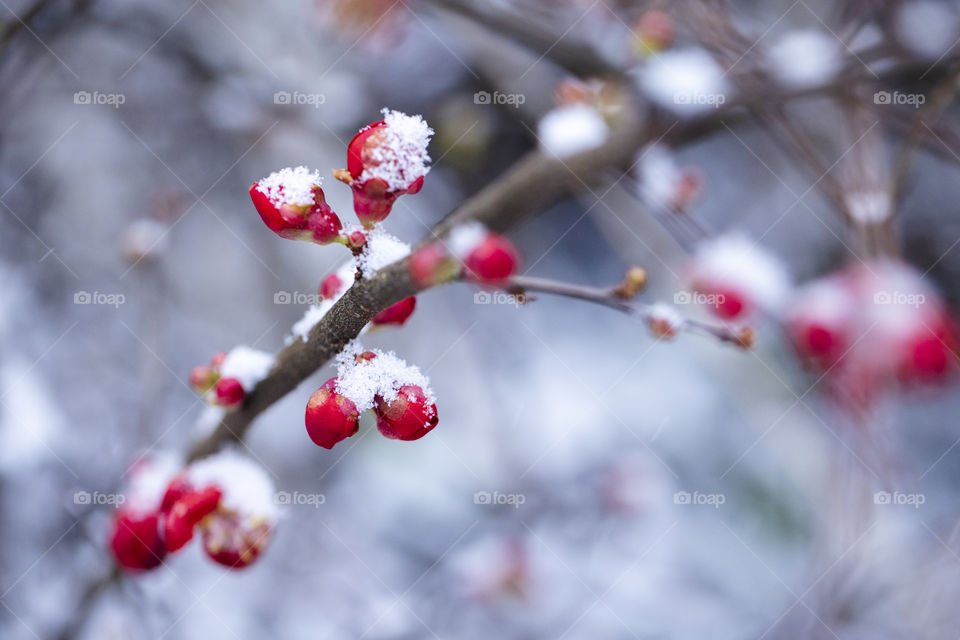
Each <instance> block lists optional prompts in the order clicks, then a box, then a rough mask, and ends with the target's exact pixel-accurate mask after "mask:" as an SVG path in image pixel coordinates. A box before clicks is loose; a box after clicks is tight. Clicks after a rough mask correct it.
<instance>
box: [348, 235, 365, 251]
mask: <svg viewBox="0 0 960 640" xmlns="http://www.w3.org/2000/svg"><path fill="white" fill-rule="evenodd" d="M347 243H348V246H349V247H350V248H351V249H356V250H360V249H363V247H364V245H366V244H367V236H366V234H365V233H363V231H354V232H353V233H351V234H350V235H349V236H347Z"/></svg>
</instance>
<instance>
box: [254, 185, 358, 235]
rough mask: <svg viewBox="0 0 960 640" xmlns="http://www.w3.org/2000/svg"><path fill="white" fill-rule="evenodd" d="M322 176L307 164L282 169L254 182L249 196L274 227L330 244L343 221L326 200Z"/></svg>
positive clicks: (276, 231)
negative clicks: (322, 186) (312, 171)
mask: <svg viewBox="0 0 960 640" xmlns="http://www.w3.org/2000/svg"><path fill="white" fill-rule="evenodd" d="M319 180H320V178H319V176H318V175H317V174H316V173H310V172H309V171H308V170H307V169H306V167H297V168H296V169H282V170H280V171H277V172H274V173H272V174H270V175H269V176H268V177H266V178H264V179H263V180H260V181H259V182H255V183H253V185H252V186H251V187H250V198H251V200H253V206H254V207H255V208H256V209H257V213H259V214H260V217H261V218H262V219H263V222H264V223H265V224H266V225H267V227H269V228H270V230H271V231H273V232H275V233H276V234H278V235H279V236H280V237H283V238H288V239H290V240H307V241H311V242H316V243H318V244H329V243H330V242H334V241H335V240H337V239H338V238H339V237H340V230H341V228H342V227H343V225H342V224H341V222H340V218H339V217H337V214H336V213H334V212H333V209H331V208H330V205H328V204H327V202H326V199H325V197H324V194H323V189H321V188H320V185H319Z"/></svg>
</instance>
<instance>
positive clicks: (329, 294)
mask: <svg viewBox="0 0 960 640" xmlns="http://www.w3.org/2000/svg"><path fill="white" fill-rule="evenodd" d="M342 289H343V280H341V279H340V276H338V275H337V274H335V273H331V274H330V275H328V276H327V277H326V278H324V279H323V282H322V283H320V295H321V297H323V298H326V299H328V300H329V299H331V298H336V297H337V295H338V294H339V293H340V291H341V290H342Z"/></svg>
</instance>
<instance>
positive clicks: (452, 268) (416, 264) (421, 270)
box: [408, 242, 460, 287]
mask: <svg viewBox="0 0 960 640" xmlns="http://www.w3.org/2000/svg"><path fill="white" fill-rule="evenodd" d="M408 269H409V272H410V279H411V280H413V281H414V283H416V284H417V286H419V287H431V286H433V285H436V284H440V283H441V282H446V281H447V280H452V279H453V278H454V277H456V275H457V274H458V273H459V271H460V265H459V264H458V263H457V261H456V260H454V259H453V257H452V256H451V255H450V254H448V253H447V251H446V249H445V248H444V247H443V245H441V244H440V243H439V242H434V243H431V244H428V245H424V246H422V247H417V248H416V249H414V251H413V253H412V254H411V255H410V262H409V263H408Z"/></svg>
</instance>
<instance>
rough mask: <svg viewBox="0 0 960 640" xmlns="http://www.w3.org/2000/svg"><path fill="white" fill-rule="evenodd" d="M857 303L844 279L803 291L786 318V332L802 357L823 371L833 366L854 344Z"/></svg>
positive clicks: (812, 285) (832, 279) (825, 281)
mask: <svg viewBox="0 0 960 640" xmlns="http://www.w3.org/2000/svg"><path fill="white" fill-rule="evenodd" d="M856 305H857V300H856V298H855V297H854V295H853V292H852V291H851V290H850V287H849V283H848V282H846V281H845V280H844V278H842V277H839V276H832V277H828V278H823V279H821V280H818V281H816V282H813V283H810V284H808V285H805V286H804V287H802V288H801V289H800V290H799V291H798V292H797V295H796V297H795V298H794V301H793V303H792V305H791V308H790V309H789V311H788V315H787V322H786V324H787V332H788V334H789V336H790V339H791V341H792V342H793V345H794V348H795V349H796V350H797V352H798V353H799V354H800V356H801V357H803V358H804V359H807V360H809V361H811V362H812V363H814V364H815V365H817V366H819V367H820V368H822V369H829V368H830V367H832V366H834V365H835V364H836V363H837V362H838V361H839V359H840V357H841V356H842V355H843V354H844V352H845V351H846V350H847V348H848V347H849V346H850V345H851V344H852V342H853V331H854V329H855V328H856V327H855V321H856V320H855V317H854V314H855V312H856Z"/></svg>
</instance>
